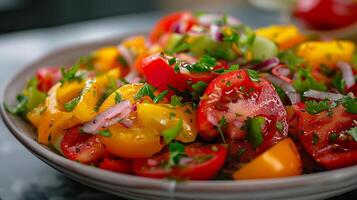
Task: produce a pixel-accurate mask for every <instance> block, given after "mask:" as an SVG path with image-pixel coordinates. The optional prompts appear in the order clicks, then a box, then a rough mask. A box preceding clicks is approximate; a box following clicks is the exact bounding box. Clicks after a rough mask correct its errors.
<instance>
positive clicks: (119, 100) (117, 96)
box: [114, 91, 122, 104]
mask: <svg viewBox="0 0 357 200" xmlns="http://www.w3.org/2000/svg"><path fill="white" fill-rule="evenodd" d="M121 99H122V97H121V94H119V93H118V92H117V91H115V96H114V101H115V103H116V104H118V103H120V102H121Z"/></svg>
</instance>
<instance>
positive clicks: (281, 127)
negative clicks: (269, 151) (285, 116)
mask: <svg viewBox="0 0 357 200" xmlns="http://www.w3.org/2000/svg"><path fill="white" fill-rule="evenodd" d="M275 126H276V130H277V131H278V132H279V133H282V132H283V131H284V124H283V122H281V121H276V124H275Z"/></svg>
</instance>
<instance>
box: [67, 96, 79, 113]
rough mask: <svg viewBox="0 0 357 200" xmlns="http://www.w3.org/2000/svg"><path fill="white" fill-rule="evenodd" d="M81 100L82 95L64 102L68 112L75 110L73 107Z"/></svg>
mask: <svg viewBox="0 0 357 200" xmlns="http://www.w3.org/2000/svg"><path fill="white" fill-rule="evenodd" d="M80 100H81V96H78V97H75V98H73V99H72V100H70V101H69V102H66V103H64V105H63V106H64V109H66V111H67V112H71V111H73V109H74V108H75V107H76V106H77V104H78V103H79V101H80Z"/></svg>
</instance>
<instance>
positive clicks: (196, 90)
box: [191, 81, 208, 99]
mask: <svg viewBox="0 0 357 200" xmlns="http://www.w3.org/2000/svg"><path fill="white" fill-rule="evenodd" d="M207 86H208V85H207V83H206V82H203V81H198V82H197V83H195V84H192V86H191V87H192V89H193V92H192V93H191V94H192V97H193V98H194V99H198V98H199V97H201V96H202V95H203V93H204V92H205V90H206V88H207Z"/></svg>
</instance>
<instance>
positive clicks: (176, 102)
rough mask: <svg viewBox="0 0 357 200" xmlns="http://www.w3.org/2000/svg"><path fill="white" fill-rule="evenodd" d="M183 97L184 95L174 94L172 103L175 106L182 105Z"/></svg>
mask: <svg viewBox="0 0 357 200" xmlns="http://www.w3.org/2000/svg"><path fill="white" fill-rule="evenodd" d="M182 99H183V98H182V97H179V96H176V95H172V96H171V101H170V104H171V105H172V106H174V107H176V106H181V105H182V103H181V101H182Z"/></svg>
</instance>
